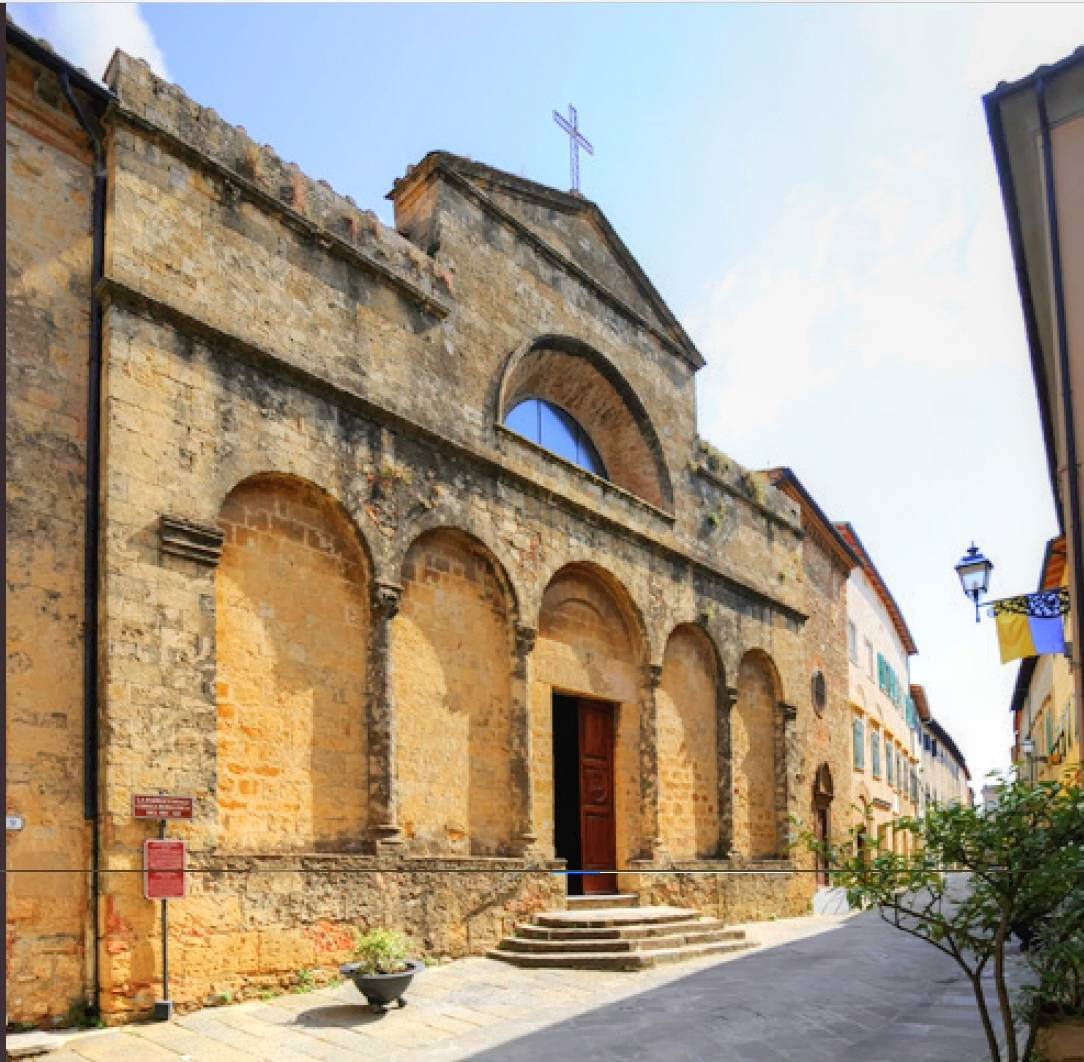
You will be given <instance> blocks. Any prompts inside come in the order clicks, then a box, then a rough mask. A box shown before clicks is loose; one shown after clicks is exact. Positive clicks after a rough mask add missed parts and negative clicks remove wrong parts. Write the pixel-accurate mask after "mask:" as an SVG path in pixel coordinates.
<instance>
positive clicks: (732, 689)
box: [715, 683, 738, 859]
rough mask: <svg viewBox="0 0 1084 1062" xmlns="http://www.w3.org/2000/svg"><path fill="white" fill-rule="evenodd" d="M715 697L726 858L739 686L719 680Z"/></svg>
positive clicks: (731, 836) (722, 845)
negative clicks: (733, 717)
mask: <svg viewBox="0 0 1084 1062" xmlns="http://www.w3.org/2000/svg"><path fill="white" fill-rule="evenodd" d="M716 698H717V712H716V729H715V739H716V747H717V750H718V756H719V759H718V773H719V795H718V801H719V855H720V857H722V858H724V859H725V858H726V857H727V856H728V855H729V854H730V847H731V845H732V844H733V843H734V788H733V786H734V766H733V761H734V753H733V745H732V739H731V720H730V714H731V711H732V710H733V708H734V705H735V704H736V703H737V700H738V688H737V687H736V686H724V685H723V684H722V683H720V684H719V685H718V687H717V688H716Z"/></svg>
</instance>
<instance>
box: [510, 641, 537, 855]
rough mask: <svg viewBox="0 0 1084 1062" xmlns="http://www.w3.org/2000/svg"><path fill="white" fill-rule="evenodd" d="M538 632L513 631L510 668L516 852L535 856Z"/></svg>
mask: <svg viewBox="0 0 1084 1062" xmlns="http://www.w3.org/2000/svg"><path fill="white" fill-rule="evenodd" d="M537 637H538V631H537V630H535V628H534V627H527V626H525V625H524V624H522V623H517V624H516V629H515V643H516V644H515V663H514V665H513V668H512V784H513V786H514V787H515V794H516V797H517V804H518V807H519V815H518V819H519V834H518V836H517V837H516V839H515V852H516V854H517V855H520V856H528V855H532V854H535V853H536V850H537V845H538V834H537V833H536V832H535V823H534V775H533V773H532V768H533V755H532V751H531V748H532V741H531V652H532V650H533V649H534V643H535V640H536V639H537Z"/></svg>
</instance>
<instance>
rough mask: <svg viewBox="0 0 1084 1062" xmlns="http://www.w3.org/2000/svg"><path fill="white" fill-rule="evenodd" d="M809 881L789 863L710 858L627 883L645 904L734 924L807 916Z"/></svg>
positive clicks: (685, 863) (634, 878) (641, 876)
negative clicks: (689, 911) (683, 909)
mask: <svg viewBox="0 0 1084 1062" xmlns="http://www.w3.org/2000/svg"><path fill="white" fill-rule="evenodd" d="M808 879H809V875H803V874H795V873H794V872H793V867H792V866H791V864H790V863H789V862H788V861H786V860H777V861H773V860H754V861H747V860H736V861H734V862H729V861H725V860H723V861H720V860H711V861H703V862H697V861H684V862H681V863H677V864H675V866H674V872H672V873H666V874H639V875H630V876H629V879H628V884H629V885H630V887H632V888H634V889H635V890H636V891H637V892H638V894H639V897H640V902H641V903H643V904H648V903H651V904H674V905H676V906H678V907H691V908H693V909H694V910H698V911H701V912H703V913H704V914H707V915H711V916H712V917H714V918H718V919H720V920H722V921H724V922H728V923H735V922H762V921H765V920H767V919H771V918H790V917H795V916H798V915H804V914H808V913H809V897H810V893H811V891H812V889H811V885H810V883H809V880H808ZM750 936H751V937H752V938H753V939H754V940H755V939H756V935H755V933H753V934H750Z"/></svg>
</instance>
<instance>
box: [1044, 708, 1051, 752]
mask: <svg viewBox="0 0 1084 1062" xmlns="http://www.w3.org/2000/svg"><path fill="white" fill-rule="evenodd" d="M1043 729H1044V730H1045V731H1046V754H1047V755H1048V756H1049V755H1050V753H1052V752H1053V751H1054V713H1053V712H1052V711H1051V710H1050V708H1047V710H1046V718H1045V719H1044V720H1043Z"/></svg>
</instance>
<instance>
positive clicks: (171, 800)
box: [132, 793, 192, 820]
mask: <svg viewBox="0 0 1084 1062" xmlns="http://www.w3.org/2000/svg"><path fill="white" fill-rule="evenodd" d="M132 818H134V819H159V820H164V819H190V818H192V798H191V797H186V796H162V795H158V794H154V793H133V794H132Z"/></svg>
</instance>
